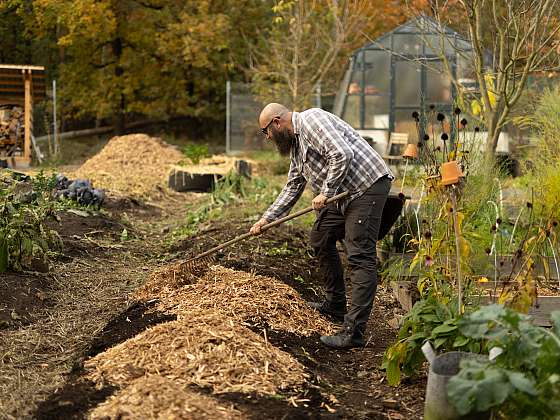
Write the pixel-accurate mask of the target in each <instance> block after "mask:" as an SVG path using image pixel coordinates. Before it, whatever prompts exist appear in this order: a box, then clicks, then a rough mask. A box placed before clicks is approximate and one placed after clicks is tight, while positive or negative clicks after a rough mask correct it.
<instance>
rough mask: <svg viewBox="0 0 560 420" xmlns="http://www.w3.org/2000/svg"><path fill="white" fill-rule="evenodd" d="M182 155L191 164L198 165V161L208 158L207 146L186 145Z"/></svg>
mask: <svg viewBox="0 0 560 420" xmlns="http://www.w3.org/2000/svg"><path fill="white" fill-rule="evenodd" d="M182 152H183V155H185V157H187V158H189V159H190V160H191V162H192V163H194V164H195V165H198V164H199V162H200V160H201V159H203V158H206V157H208V156H210V153H209V152H208V145H207V144H194V143H191V144H188V145H186V146H185V147H183V150H182Z"/></svg>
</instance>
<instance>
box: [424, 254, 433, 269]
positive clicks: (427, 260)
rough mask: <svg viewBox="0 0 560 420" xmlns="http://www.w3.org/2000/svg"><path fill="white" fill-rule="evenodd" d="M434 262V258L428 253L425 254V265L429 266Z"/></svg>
mask: <svg viewBox="0 0 560 420" xmlns="http://www.w3.org/2000/svg"><path fill="white" fill-rule="evenodd" d="M433 263H434V260H433V259H432V257H430V256H429V255H426V266H428V267H430V266H431V265H432V264H433Z"/></svg>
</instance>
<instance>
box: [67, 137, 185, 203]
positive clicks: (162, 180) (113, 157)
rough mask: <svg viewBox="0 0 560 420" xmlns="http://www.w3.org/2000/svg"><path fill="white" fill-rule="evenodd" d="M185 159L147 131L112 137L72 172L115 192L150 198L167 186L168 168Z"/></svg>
mask: <svg viewBox="0 0 560 420" xmlns="http://www.w3.org/2000/svg"><path fill="white" fill-rule="evenodd" d="M181 159H184V157H183V155H182V153H181V152H180V151H179V150H178V149H177V148H175V147H173V146H171V145H169V144H167V143H165V142H164V141H163V140H161V139H159V138H156V137H150V136H148V135H146V134H129V135H126V136H120V137H113V138H112V139H111V140H109V142H108V143H107V144H106V145H105V147H104V148H103V149H102V150H101V151H100V152H99V153H98V154H96V155H95V156H93V157H92V158H90V159H88V160H87V161H86V162H85V163H84V164H83V165H82V166H81V167H80V168H79V169H78V170H77V171H76V173H75V174H74V176H75V177H80V178H88V179H90V180H91V181H92V182H93V184H94V185H95V187H97V188H103V189H106V190H108V191H109V192H111V193H113V194H115V195H124V196H133V197H139V198H151V197H153V196H154V195H156V196H157V195H158V194H161V192H162V191H164V190H165V189H166V188H167V187H166V185H167V178H168V175H169V170H170V168H171V167H172V166H173V165H174V164H176V163H178V162H179V161H180V160H181Z"/></svg>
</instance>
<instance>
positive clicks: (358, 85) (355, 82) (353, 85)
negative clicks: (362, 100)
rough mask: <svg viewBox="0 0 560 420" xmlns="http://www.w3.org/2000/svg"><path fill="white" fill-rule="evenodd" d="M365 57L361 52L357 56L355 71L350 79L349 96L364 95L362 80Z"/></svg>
mask: <svg viewBox="0 0 560 420" xmlns="http://www.w3.org/2000/svg"><path fill="white" fill-rule="evenodd" d="M363 56H364V54H363V53H362V52H360V53H359V54H358V55H357V56H356V60H355V61H354V66H353V67H354V69H353V72H352V77H351V79H350V84H349V85H348V94H349V95H358V94H360V93H362V80H363V71H362V67H363V62H362V60H363Z"/></svg>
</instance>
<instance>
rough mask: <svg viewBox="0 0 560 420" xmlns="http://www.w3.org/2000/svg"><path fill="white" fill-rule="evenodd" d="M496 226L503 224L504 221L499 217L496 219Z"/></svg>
mask: <svg viewBox="0 0 560 420" xmlns="http://www.w3.org/2000/svg"><path fill="white" fill-rule="evenodd" d="M496 224H497V225H501V224H502V219H501V218H499V217H498V218H497V219H496Z"/></svg>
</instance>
